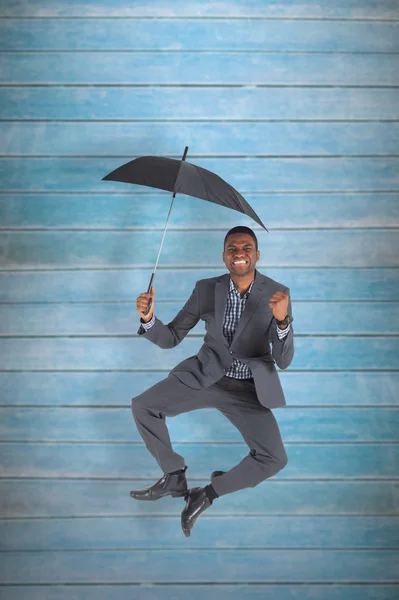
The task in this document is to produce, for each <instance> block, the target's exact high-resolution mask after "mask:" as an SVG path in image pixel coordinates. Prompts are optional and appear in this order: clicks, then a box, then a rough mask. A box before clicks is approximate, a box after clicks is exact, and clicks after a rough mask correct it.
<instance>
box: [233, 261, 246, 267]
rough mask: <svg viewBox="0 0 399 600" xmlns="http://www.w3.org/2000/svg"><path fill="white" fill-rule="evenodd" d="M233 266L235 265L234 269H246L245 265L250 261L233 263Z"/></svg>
mask: <svg viewBox="0 0 399 600" xmlns="http://www.w3.org/2000/svg"><path fill="white" fill-rule="evenodd" d="M232 264H233V267H245V265H247V264H248V261H247V260H246V261H245V262H241V261H239V262H233V263H232Z"/></svg>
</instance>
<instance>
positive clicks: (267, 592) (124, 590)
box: [0, 583, 398, 600]
mask: <svg viewBox="0 0 399 600" xmlns="http://www.w3.org/2000/svg"><path fill="white" fill-rule="evenodd" d="M139 589H140V600H164V599H165V598H173V600H185V599H186V598H187V596H188V595H189V596H190V598H192V600H202V598H203V597H204V595H207V597H208V598H211V599H212V600H241V599H242V598H243V597H245V598H248V599H250V600H263V599H264V597H265V596H267V597H268V598H269V599H270V600H291V598H292V594H295V593H296V589H297V586H296V585H295V584H292V585H290V584H289V583H287V584H278V585H273V584H267V583H264V584H251V585H245V584H244V585H240V584H233V585H228V584H220V585H218V584H214V585H213V586H212V592H210V590H209V585H201V584H200V583H199V584H195V585H190V584H187V585H184V584H178V585H173V584H168V585H166V586H163V585H159V584H158V585H157V586H154V585H152V584H145V583H143V584H140V588H139ZM397 591H398V590H397V586H396V585H395V584H388V583H386V584H376V585H373V584H350V585H345V584H335V585H334V586H330V585H323V584H320V585H318V584H315V583H313V584H308V585H307V584H306V583H305V584H301V592H302V593H303V594H304V596H306V597H307V598H312V600H396V597H397ZM136 593H137V585H136V584H130V585H129V584H119V585H117V586H114V585H107V584H101V585H97V584H94V585H88V584H85V585H81V586H80V585H68V586H62V585H58V586H57V585H40V584H37V585H34V586H23V585H12V586H8V585H5V586H3V588H2V589H0V599H1V600H69V599H70V597H71V594H73V598H74V600H107V599H108V598H109V597H110V595H112V597H113V598H114V600H125V598H126V596H134V595H135V594H136Z"/></svg>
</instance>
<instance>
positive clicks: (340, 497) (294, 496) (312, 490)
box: [0, 460, 399, 543]
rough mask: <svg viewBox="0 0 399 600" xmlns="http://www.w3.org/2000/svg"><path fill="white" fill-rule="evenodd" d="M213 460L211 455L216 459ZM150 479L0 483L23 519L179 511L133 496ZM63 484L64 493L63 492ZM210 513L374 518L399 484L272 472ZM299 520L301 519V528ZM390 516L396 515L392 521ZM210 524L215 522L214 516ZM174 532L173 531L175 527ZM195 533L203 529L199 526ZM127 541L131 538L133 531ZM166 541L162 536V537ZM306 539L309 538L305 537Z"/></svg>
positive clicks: (194, 477) (389, 506)
mask: <svg viewBox="0 0 399 600" xmlns="http://www.w3.org/2000/svg"><path fill="white" fill-rule="evenodd" d="M217 462H218V461H216V460H215V463H217ZM219 466H220V465H219ZM145 475H147V473H145ZM187 477H188V480H189V482H190V485H206V484H207V483H209V481H208V475H206V477H202V476H198V474H197V473H195V472H193V473H192V472H191V469H190V467H189V468H188V469H187ZM152 481H153V479H151V473H150V474H149V477H142V476H141V477H140V478H138V477H135V476H134V475H133V476H132V477H128V478H123V479H118V478H117V477H113V478H112V479H110V478H109V479H107V478H106V477H101V478H93V477H85V478H84V477H80V478H76V477H75V478H71V477H63V478H60V477H46V478H38V477H25V478H18V477H16V478H6V477H4V478H3V479H2V484H1V487H0V500H1V504H2V507H3V516H4V517H5V518H7V519H23V520H24V522H25V523H29V521H28V519H33V518H35V519H36V518H48V519H49V520H50V519H54V518H69V519H72V518H77V517H87V518H89V517H90V518H94V517H140V516H152V517H157V516H163V517H171V516H173V518H175V517H177V516H178V515H180V511H181V504H180V502H177V503H176V499H175V498H171V497H165V498H162V500H161V501H160V502H145V503H143V502H140V504H139V503H137V502H132V499H131V497H130V496H129V491H130V490H131V489H140V488H144V487H147V485H151V482H152ZM67 488H68V494H66V493H65V492H66V489H67ZM282 507H283V508H284V511H283V509H282ZM208 515H209V513H208ZM208 515H206V514H204V515H203V516H204V517H207V516H208ZM212 515H214V516H215V517H216V516H218V517H223V519H227V518H228V517H230V516H237V517H238V516H240V517H245V516H247V515H263V516H267V515H269V516H275V517H278V518H279V519H284V518H285V517H286V516H291V517H293V518H295V517H301V518H302V517H304V516H307V517H312V516H318V517H326V516H329V517H338V516H348V517H350V518H351V519H352V518H353V519H354V522H356V519H357V518H358V517H360V516H362V517H372V518H373V519H375V522H376V521H378V519H379V518H380V516H386V517H389V516H390V515H392V516H399V485H398V482H397V480H394V479H382V478H379V479H372V478H367V477H366V478H364V479H362V478H360V477H359V478H354V477H351V478H348V477H343V478H339V477H337V478H334V479H327V478H326V480H325V481H323V480H322V479H317V478H311V477H303V478H299V477H289V478H285V479H284V478H282V477H276V478H272V479H270V480H268V481H267V482H262V483H260V484H259V485H258V486H257V487H256V488H250V489H245V490H239V491H238V492H237V493H236V494H227V495H226V497H225V502H224V504H223V505H220V504H218V503H216V502H215V503H214V504H213V505H212ZM355 517H356V518H355ZM338 521H339V520H338V519H337V522H338ZM300 522H301V521H300V520H299V524H298V531H299V532H300V531H301V528H300ZM347 522H348V521H347ZM394 522H395V519H393V521H392V523H394ZM213 524H214V526H216V522H214V523H213ZM5 525H7V523H5ZM262 534H263V535H264V538H265V540H267V532H266V535H265V532H264V531H263V530H262ZM174 535H175V536H176V531H175V532H174ZM198 535H202V534H201V532H200V533H199V534H198ZM176 539H178V538H177V537H176ZM192 540H193V541H194V540H195V538H194V537H193V538H192ZM265 540H264V541H265ZM131 541H132V542H133V541H134V540H133V537H131ZM164 541H165V540H164V539H162V543H164ZM189 541H190V542H191V540H189ZM309 542H310V540H308V542H307V543H309ZM194 543H195V541H194Z"/></svg>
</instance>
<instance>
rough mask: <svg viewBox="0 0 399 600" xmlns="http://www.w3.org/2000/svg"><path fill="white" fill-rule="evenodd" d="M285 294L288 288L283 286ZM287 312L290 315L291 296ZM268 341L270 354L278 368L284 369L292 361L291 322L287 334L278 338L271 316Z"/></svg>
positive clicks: (292, 338)
mask: <svg viewBox="0 0 399 600" xmlns="http://www.w3.org/2000/svg"><path fill="white" fill-rule="evenodd" d="M284 293H285V294H288V295H289V294H290V289H289V288H285V290H284ZM287 312H288V314H289V315H290V317H291V318H292V319H293V316H292V306H291V298H290V299H289V300H288V310H287ZM269 343H271V345H272V356H273V358H274V360H275V361H276V363H277V366H278V367H279V368H280V369H286V368H287V367H289V365H290V364H291V362H292V359H293V357H294V329H293V327H292V322H291V323H290V330H289V332H288V334H287V335H286V336H285V337H284V338H283V339H281V340H280V339H279V337H278V335H277V322H276V319H275V318H274V317H273V319H272V322H271V325H270V330H269Z"/></svg>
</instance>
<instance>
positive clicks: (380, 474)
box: [0, 411, 399, 503]
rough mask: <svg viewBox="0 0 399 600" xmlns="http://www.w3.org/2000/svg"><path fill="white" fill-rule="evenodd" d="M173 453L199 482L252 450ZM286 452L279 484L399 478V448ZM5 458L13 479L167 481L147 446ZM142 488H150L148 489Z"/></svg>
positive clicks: (19, 450) (37, 447) (47, 447)
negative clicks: (299, 480) (161, 479)
mask: <svg viewBox="0 0 399 600" xmlns="http://www.w3.org/2000/svg"><path fill="white" fill-rule="evenodd" d="M279 412H280V413H281V412H282V411H279ZM278 414H279V413H277V415H278ZM132 427H133V425H132ZM173 448H174V450H175V452H177V453H179V454H181V455H182V456H184V457H185V462H186V465H187V466H189V467H190V475H189V476H190V477H193V478H197V479H198V478H201V479H205V478H207V479H209V477H210V475H211V473H212V471H214V470H215V469H222V470H224V471H226V470H228V469H230V468H232V467H233V466H234V465H235V464H237V463H238V462H239V461H241V460H242V459H243V458H244V457H245V456H247V455H248V454H249V448H248V446H247V445H246V444H245V443H243V442H242V443H234V444H233V443H230V444H218V443H214V444H212V443H207V444H194V443H179V442H176V443H174V444H173ZM286 451H287V455H288V465H287V466H286V467H285V468H284V469H282V470H281V471H280V472H279V473H278V474H277V475H276V476H275V477H276V478H278V479H292V478H294V479H302V480H323V479H324V480H330V479H345V480H347V481H350V480H353V479H363V480H381V481H383V480H384V479H397V473H396V465H397V462H398V459H399V445H398V444H385V443H381V442H380V443H376V442H374V443H367V444H359V443H357V442H352V443H349V442H348V443H340V444H337V443H320V444H314V443H313V444H312V443H299V442H296V443H293V442H290V443H287V444H286ZM0 458H1V462H2V465H3V467H2V477H8V478H9V477H16V478H20V477H34V478H43V477H44V478H47V477H60V478H75V479H81V478H83V479H85V478H87V477H90V478H93V479H98V478H100V479H102V478H107V479H126V480H129V481H130V479H132V478H137V477H140V478H145V479H148V480H149V479H152V480H153V482H154V481H157V480H158V479H159V478H160V477H162V472H161V471H160V468H159V466H158V464H157V462H156V461H155V459H154V458H153V457H152V456H151V454H149V452H148V450H147V448H146V447H145V445H144V443H142V442H141V443H140V444H134V443H124V442H121V443H118V442H109V443H104V442H99V443H94V442H87V443H82V442H81V443H70V442H69V443H68V442H15V443H13V442H3V443H1V444H0ZM65 485H66V484H65ZM262 485H263V484H262ZM264 485H267V483H266V482H264ZM141 487H147V484H144V485H143V486H141ZM130 489H131V488H130ZM222 503H223V502H222Z"/></svg>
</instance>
